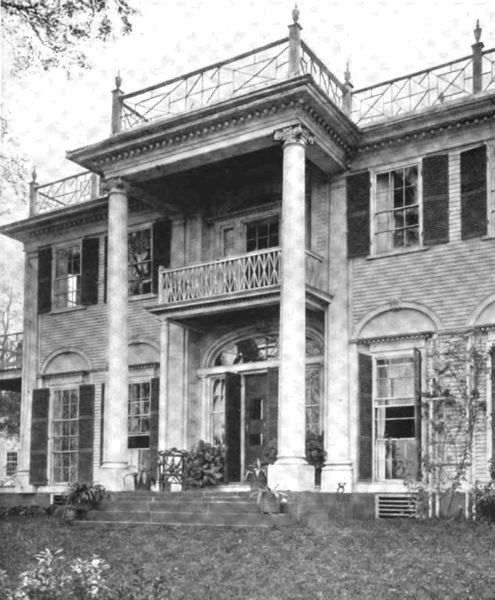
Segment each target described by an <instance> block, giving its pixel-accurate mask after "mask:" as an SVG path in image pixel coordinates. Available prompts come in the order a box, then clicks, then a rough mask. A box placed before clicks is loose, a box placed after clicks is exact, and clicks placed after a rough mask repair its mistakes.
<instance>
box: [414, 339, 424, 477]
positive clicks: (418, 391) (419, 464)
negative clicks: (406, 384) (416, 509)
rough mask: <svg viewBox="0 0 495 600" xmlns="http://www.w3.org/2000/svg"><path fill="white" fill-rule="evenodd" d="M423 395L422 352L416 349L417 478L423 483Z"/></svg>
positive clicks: (415, 421) (415, 416) (415, 426)
mask: <svg viewBox="0 0 495 600" xmlns="http://www.w3.org/2000/svg"><path fill="white" fill-rule="evenodd" d="M421 400H422V395H421V352H420V351H419V350H418V349H417V348H414V402H415V411H414V434H415V438H416V459H417V471H416V478H417V480H418V481H421V480H422V478H423V468H422V467H423V465H422V460H423V448H422V443H423V436H422V431H421V417H422V413H421V411H422V402H421Z"/></svg>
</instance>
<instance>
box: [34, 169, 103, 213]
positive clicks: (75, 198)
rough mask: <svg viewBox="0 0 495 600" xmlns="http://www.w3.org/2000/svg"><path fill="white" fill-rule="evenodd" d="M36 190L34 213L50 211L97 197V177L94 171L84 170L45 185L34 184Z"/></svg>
mask: <svg viewBox="0 0 495 600" xmlns="http://www.w3.org/2000/svg"><path fill="white" fill-rule="evenodd" d="M36 191H37V202H36V207H35V213H36V214H39V213H44V212H50V211H52V210H57V209H59V208H65V207H66V206H72V205H74V204H80V203H81V202H87V201H88V200H93V199H95V198H97V197H98V195H99V178H98V175H96V173H91V172H90V171H86V172H84V173H80V174H79V175H73V176H72V177H65V178H64V179H58V180H57V181H53V182H52V183H48V184H46V185H40V186H36Z"/></svg>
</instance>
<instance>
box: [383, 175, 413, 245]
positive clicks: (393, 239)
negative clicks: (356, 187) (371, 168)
mask: <svg viewBox="0 0 495 600" xmlns="http://www.w3.org/2000/svg"><path fill="white" fill-rule="evenodd" d="M419 215H420V204H419V189H418V167H417V165H413V166H410V167H404V168H400V169H395V170H393V171H387V172H386V173H379V174H377V176H376V194H375V232H374V233H375V240H374V243H375V250H376V252H384V251H386V250H393V249H394V248H408V247H411V246H417V245H418V244H419V243H420V219H419Z"/></svg>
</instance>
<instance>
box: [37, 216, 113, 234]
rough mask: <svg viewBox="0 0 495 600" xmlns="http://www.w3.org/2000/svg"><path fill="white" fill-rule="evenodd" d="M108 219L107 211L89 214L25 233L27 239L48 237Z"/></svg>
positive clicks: (38, 227)
mask: <svg viewBox="0 0 495 600" xmlns="http://www.w3.org/2000/svg"><path fill="white" fill-rule="evenodd" d="M107 217H108V213H107V211H106V210H105V211H98V212H93V213H91V214H86V215H80V216H75V217H73V218H71V219H64V220H61V221H58V222H57V223H51V224H49V225H45V226H36V225H34V226H31V228H30V229H29V231H28V233H27V237H28V238H38V237H40V236H42V235H49V234H52V233H55V232H59V231H65V230H66V229H72V228H74V227H80V226H81V225H87V224H89V223H97V222H98V221H106V220H107Z"/></svg>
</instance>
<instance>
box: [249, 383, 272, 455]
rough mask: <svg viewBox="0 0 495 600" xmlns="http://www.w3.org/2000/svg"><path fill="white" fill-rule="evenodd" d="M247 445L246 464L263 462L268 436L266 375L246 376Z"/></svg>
mask: <svg viewBox="0 0 495 600" xmlns="http://www.w3.org/2000/svg"><path fill="white" fill-rule="evenodd" d="M245 390H246V422H245V431H246V445H245V464H246V466H249V465H250V464H252V463H254V462H256V459H257V458H259V459H260V460H263V443H264V441H265V440H264V438H265V435H266V431H265V429H266V422H265V411H266V406H267V392H268V385H267V377H266V373H260V374H256V375H246V378H245Z"/></svg>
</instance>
